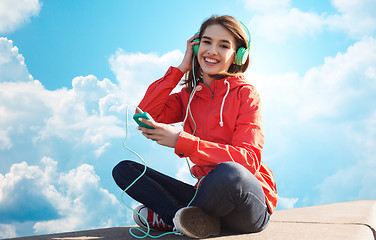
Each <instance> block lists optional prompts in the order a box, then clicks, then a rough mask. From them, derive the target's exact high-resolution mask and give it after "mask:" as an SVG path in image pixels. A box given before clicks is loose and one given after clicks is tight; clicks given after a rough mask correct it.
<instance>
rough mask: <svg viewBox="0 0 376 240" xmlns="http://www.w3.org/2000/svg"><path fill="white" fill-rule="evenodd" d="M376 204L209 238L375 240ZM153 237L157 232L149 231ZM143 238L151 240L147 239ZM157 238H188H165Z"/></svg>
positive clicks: (309, 211) (53, 239) (99, 232)
mask: <svg viewBox="0 0 376 240" xmlns="http://www.w3.org/2000/svg"><path fill="white" fill-rule="evenodd" d="M129 228H130V227H115V228H104V229H94V230H87V231H78V232H70V233H58V234H50V235H41V236H31V237H22V238H13V240H91V239H101V240H102V239H103V240H127V239H136V238H135V237H133V236H131V235H130V234H129ZM375 228H376V201H374V200H362V201H353V202H345V203H334V204H327V205H320V206H312V207H304V208H295V209H288V210H280V211H276V212H275V213H274V214H273V216H272V218H271V222H270V223H269V226H268V227H267V228H266V230H264V231H263V232H261V233H255V234H235V235H230V234H226V233H224V234H222V235H221V236H216V237H212V238H210V239H213V240H214V239H221V240H225V239H229V240H233V239H234V240H235V239H239V240H243V239H244V240H245V239H247V240H272V239H273V240H274V239H277V240H287V239H289V240H291V239H297V240H317V239H320V240H321V239H327V240H345V239H351V240H376V233H375ZM152 234H153V235H157V233H155V232H152ZM144 239H154V238H151V237H146V238H144ZM160 239H166V240H170V239H177V240H185V239H189V238H188V237H185V236H177V235H167V236H163V237H162V238H160Z"/></svg>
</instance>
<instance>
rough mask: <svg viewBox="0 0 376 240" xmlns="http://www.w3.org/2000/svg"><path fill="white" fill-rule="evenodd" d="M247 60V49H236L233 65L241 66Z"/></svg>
mask: <svg viewBox="0 0 376 240" xmlns="http://www.w3.org/2000/svg"><path fill="white" fill-rule="evenodd" d="M247 58H248V51H247V49H246V48H244V47H241V48H239V49H238V51H236V56H235V64H236V65H239V66H241V65H243V64H244V63H245V62H246V61H247Z"/></svg>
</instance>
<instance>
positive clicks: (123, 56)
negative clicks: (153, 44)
mask: <svg viewBox="0 0 376 240" xmlns="http://www.w3.org/2000/svg"><path fill="white" fill-rule="evenodd" d="M182 58H183V54H182V53H181V52H180V51H178V50H175V51H172V52H169V53H166V54H164V55H162V56H158V55H156V54H153V53H149V54H144V53H127V52H125V51H124V50H122V49H119V50H118V51H116V53H115V54H114V55H113V56H111V57H110V59H109V62H110V65H111V70H112V71H113V72H114V73H115V76H116V79H117V81H118V83H119V87H120V88H121V89H122V95H123V96H124V97H125V100H126V102H128V103H131V104H136V103H138V102H139V101H140V99H141V98H142V96H143V94H144V93H145V91H146V88H147V86H149V85H150V84H151V83H152V82H153V81H155V80H157V79H158V78H161V77H163V75H164V73H165V72H166V71H167V69H168V67H169V66H177V64H178V63H179V61H180V60H181V59H182Z"/></svg>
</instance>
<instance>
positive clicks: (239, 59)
mask: <svg viewBox="0 0 376 240" xmlns="http://www.w3.org/2000/svg"><path fill="white" fill-rule="evenodd" d="M240 23H241V24H242V25H243V28H244V30H245V32H246V33H247V34H248V48H244V47H240V48H239V49H238V50H237V51H236V56H235V64H236V65H239V66H241V65H243V64H244V63H245V62H246V61H247V58H248V52H249V48H250V46H251V34H250V33H249V30H248V28H247V26H246V25H244V24H243V23H242V22H240ZM196 34H197V33H196ZM196 34H195V35H196ZM193 42H200V39H195V40H193ZM199 48H200V45H199V44H197V45H193V46H192V50H193V54H194V56H197V55H198V49H199Z"/></svg>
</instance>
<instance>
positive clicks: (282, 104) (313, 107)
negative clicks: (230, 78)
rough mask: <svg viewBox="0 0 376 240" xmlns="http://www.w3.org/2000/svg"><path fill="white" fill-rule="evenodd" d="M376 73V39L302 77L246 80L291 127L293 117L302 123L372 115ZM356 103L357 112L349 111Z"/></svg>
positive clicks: (287, 75) (289, 75) (250, 76)
mask: <svg viewBox="0 0 376 240" xmlns="http://www.w3.org/2000/svg"><path fill="white" fill-rule="evenodd" d="M375 71H376V39H374V38H364V39H362V40H361V41H359V42H356V43H355V44H354V45H352V46H350V47H349V48H348V49H347V51H346V52H345V53H338V54H337V56H335V57H328V58H326V59H325V63H324V64H323V65H322V66H319V67H313V68H311V69H310V70H309V71H307V72H306V74H305V75H304V76H303V77H300V76H299V75H298V74H297V73H285V74H280V75H262V74H258V73H255V72H248V73H247V76H248V79H251V81H252V83H254V84H255V86H256V87H257V88H258V89H259V91H260V92H261V94H262V97H263V101H264V104H265V105H266V106H270V108H268V110H269V111H272V112H273V114H278V116H280V117H281V118H279V121H280V122H281V123H288V122H289V120H290V119H291V117H294V118H297V119H298V120H300V121H311V120H314V119H318V118H327V117H330V118H336V117H343V116H346V115H350V114H351V113H354V112H356V111H357V109H359V108H360V107H361V108H365V109H364V110H367V111H368V112H369V111H370V110H371V109H372V107H373V104H371V102H369V100H368V99H372V98H373V95H374V94H373V93H374V91H375V90H376V76H375V74H374V72H375ZM355 102H358V103H359V105H358V106H357V108H355V107H349V106H353V105H352V103H355ZM367 102H369V104H367ZM267 114H269V113H267ZM270 114H271V113H270Z"/></svg>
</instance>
